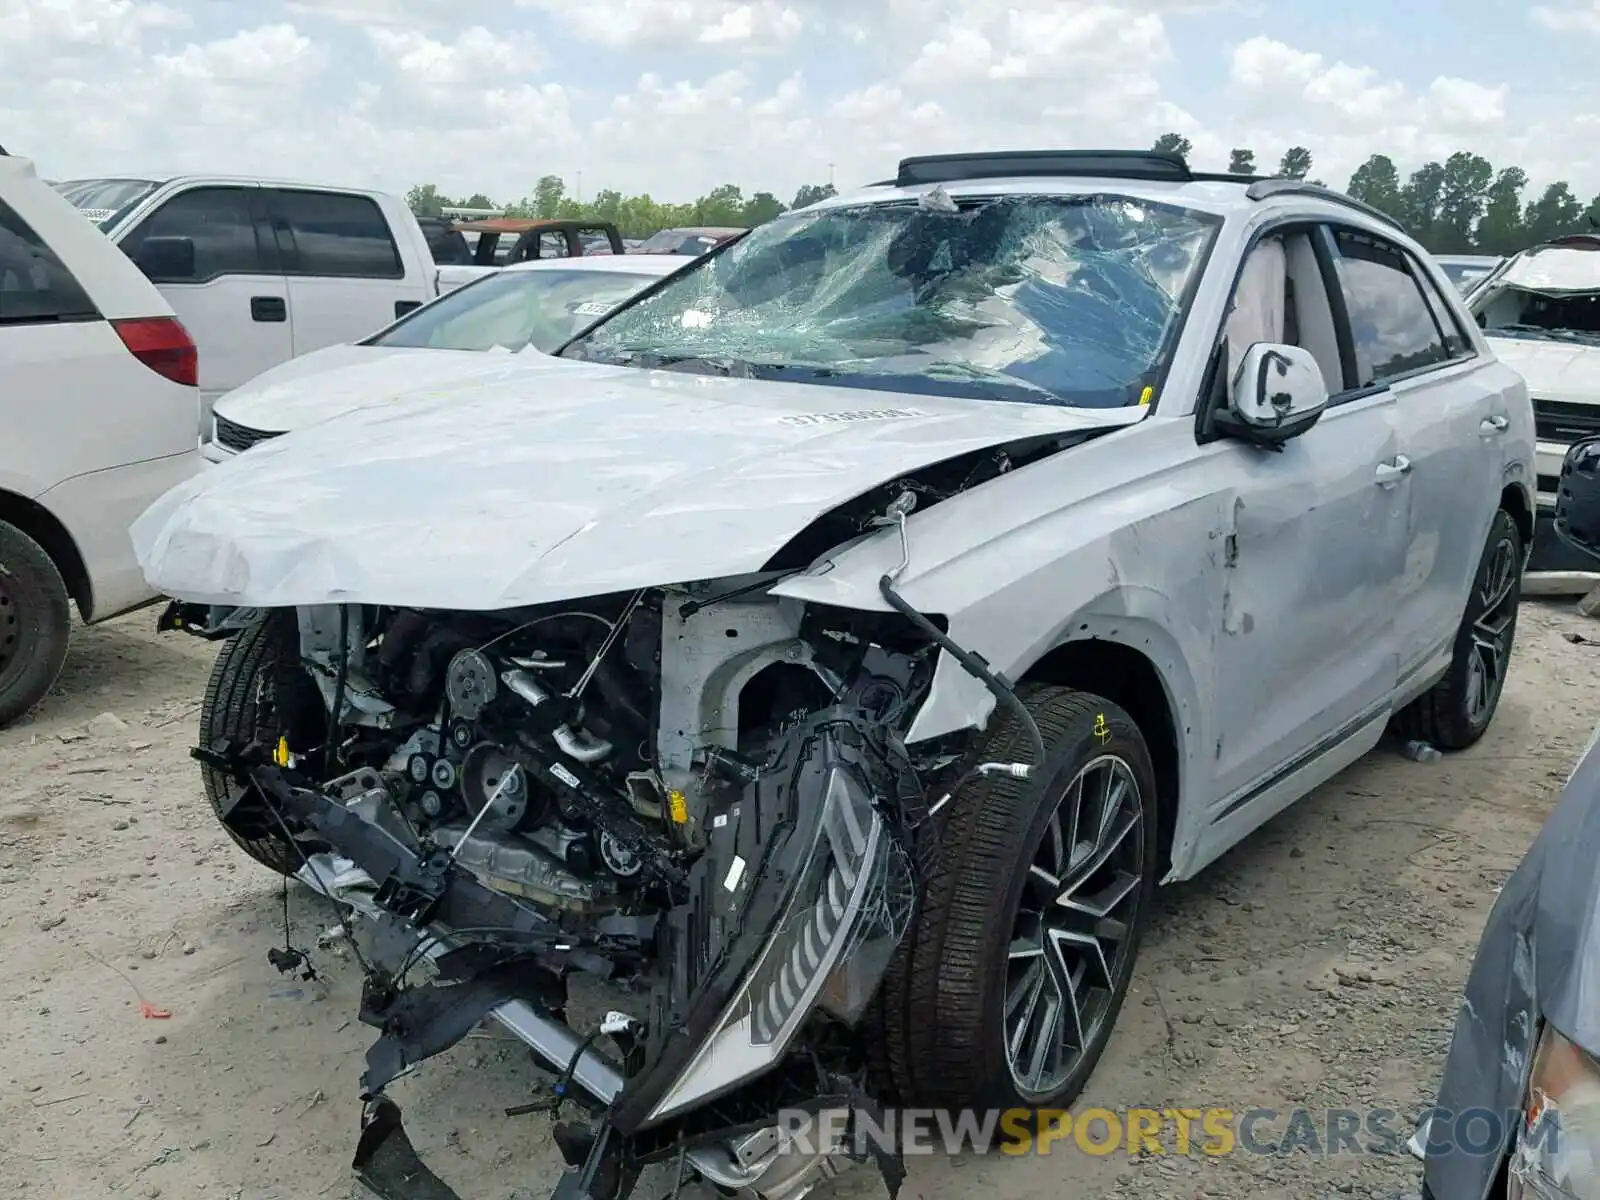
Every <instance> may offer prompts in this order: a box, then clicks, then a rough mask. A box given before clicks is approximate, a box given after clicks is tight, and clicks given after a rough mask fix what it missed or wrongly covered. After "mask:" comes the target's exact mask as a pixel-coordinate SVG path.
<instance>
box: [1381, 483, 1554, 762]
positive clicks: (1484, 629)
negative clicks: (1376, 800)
mask: <svg viewBox="0 0 1600 1200" xmlns="http://www.w3.org/2000/svg"><path fill="white" fill-rule="evenodd" d="M1522 551H1523V546H1522V533H1521V531H1520V530H1518V528H1517V523H1516V521H1515V520H1514V519H1513V518H1512V516H1511V514H1510V513H1508V512H1506V511H1505V509H1501V510H1500V511H1499V512H1497V513H1495V515H1494V520H1493V521H1492V522H1491V523H1490V525H1489V537H1488V541H1487V543H1486V544H1485V545H1484V548H1483V557H1482V558H1481V559H1480V560H1479V562H1478V572H1477V574H1476V575H1475V576H1474V577H1473V581H1472V593H1471V595H1469V596H1468V597H1467V606H1466V611H1465V612H1464V613H1463V614H1462V617H1461V625H1460V627H1459V628H1458V629H1457V630H1456V641H1455V651H1454V654H1453V656H1452V657H1451V660H1450V669H1449V670H1448V671H1446V672H1445V675H1444V678H1443V679H1441V680H1440V681H1439V682H1438V683H1436V684H1435V685H1434V686H1433V687H1432V688H1431V689H1430V690H1428V691H1427V692H1424V693H1423V694H1422V695H1421V696H1419V697H1417V699H1415V700H1413V701H1412V702H1411V703H1410V704H1408V705H1407V706H1406V707H1405V708H1404V709H1402V710H1401V711H1400V713H1398V714H1397V715H1396V717H1395V719H1394V726H1395V731H1396V732H1397V733H1398V734H1399V735H1400V736H1401V737H1407V738H1417V739H1420V740H1422V741H1426V742H1431V743H1432V744H1433V745H1435V746H1437V747H1438V748H1439V749H1441V750H1464V749H1466V748H1467V747H1468V746H1470V745H1472V744H1473V743H1474V742H1476V741H1477V740H1478V739H1479V738H1481V737H1482V736H1483V735H1484V733H1485V732H1486V731H1487V730H1488V728H1489V722H1490V721H1491V720H1493V719H1494V714H1495V709H1497V708H1498V707H1499V706H1500V696H1501V693H1502V692H1504V691H1505V686H1506V672H1507V670H1508V669H1509V668H1510V666H1511V648H1512V645H1513V644H1514V643H1515V641H1516V637H1517V606H1518V605H1519V604H1520V602H1521V600H1522V557H1523V554H1522Z"/></svg>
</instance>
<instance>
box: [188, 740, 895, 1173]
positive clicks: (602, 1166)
mask: <svg viewBox="0 0 1600 1200" xmlns="http://www.w3.org/2000/svg"><path fill="white" fill-rule="evenodd" d="M196 756H197V757H200V758H202V759H203V760H204V761H207V762H209V763H210V764H211V765H213V766H223V767H225V768H226V769H228V770H229V771H230V772H231V773H232V774H233V775H234V777H235V778H236V779H238V780H240V782H241V783H247V786H245V787H243V788H242V789H240V790H239V792H238V794H237V797H236V799H235V800H234V801H233V803H232V805H231V807H230V808H229V809H228V811H226V812H224V813H223V814H222V817H223V821H224V823H225V824H226V825H228V826H229V827H230V828H231V829H233V830H234V832H235V833H237V834H239V835H240V836H241V837H244V838H251V837H256V836H260V834H261V833H262V832H263V830H264V829H265V828H267V827H268V826H269V824H270V825H272V826H276V827H277V828H279V829H280V830H282V831H284V832H288V831H291V830H292V831H294V835H293V836H295V840H296V844H297V845H299V846H301V847H302V848H303V852H304V857H303V866H302V868H301V871H300V878H301V879H302V881H304V882H305V883H306V884H307V885H308V886H310V887H312V888H314V889H315V890H317V891H319V892H322V893H323V894H324V895H326V896H328V897H330V898H331V899H333V900H335V901H337V902H338V903H340V904H341V905H344V906H348V907H349V908H350V909H353V910H354V911H355V912H357V913H359V914H360V915H361V916H363V917H365V918H367V920H366V921H364V922H360V923H359V924H360V925H361V926H363V927H364V928H363V933H364V934H365V935H366V936H365V937H364V939H363V940H364V942H365V944H366V952H365V953H364V954H363V955H362V957H363V963H364V965H366V966H367V967H368V978H367V981H366V985H365V987H364V989H363V1001H362V1011H361V1019H362V1020H363V1022H365V1023H367V1024H370V1025H373V1026H374V1027H376V1028H378V1029H379V1030H380V1031H381V1033H380V1036H379V1038H378V1040H377V1042H376V1043H375V1044H374V1045H373V1046H372V1048H371V1049H370V1050H369V1052H368V1055H367V1070H366V1073H365V1074H364V1075H363V1079H362V1098H363V1100H364V1102H365V1104H366V1108H365V1112H364V1120H363V1127H362V1133H361V1137H360V1142H359V1145H358V1152H357V1155H356V1160H355V1163H354V1168H355V1171H356V1175H357V1178H358V1180H359V1181H360V1182H361V1183H362V1185H363V1186H364V1187H365V1188H366V1189H368V1192H369V1194H370V1195H373V1196H376V1197H379V1198H380V1200H459V1198H458V1197H457V1196H456V1193H455V1192H454V1191H452V1190H451V1189H450V1188H449V1187H448V1186H447V1185H445V1184H444V1183H443V1182H442V1181H440V1180H439V1179H438V1178H437V1177H436V1176H434V1175H433V1174H432V1173H431V1172H430V1171H428V1170H427V1168H426V1167H425V1165H423V1164H422V1163H421V1162H420V1160H418V1159H417V1156H416V1154H415V1151H414V1150H413V1149H412V1147H411V1144H410V1141H409V1139H408V1138H407V1136H406V1134H405V1130H404V1127H403V1124H402V1122H401V1118H400V1113H399V1110H398V1108H397V1107H396V1106H395V1105H394V1104H393V1102H392V1101H390V1100H389V1099H388V1098H387V1097H386V1096H385V1095H384V1088H385V1087H386V1086H387V1085H388V1084H389V1083H390V1082H391V1081H392V1080H393V1079H395V1078H397V1077H398V1076H399V1075H401V1074H403V1073H406V1072H408V1071H410V1070H411V1069H413V1068H414V1067H415V1066H416V1065H417V1064H418V1063H420V1062H422V1061H424V1060H425V1059H427V1058H429V1057H431V1056H433V1055H435V1054H438V1053H440V1052H441V1051H443V1050H445V1049H448V1048H449V1047H450V1046H452V1045H454V1044H455V1043H456V1042H457V1041H459V1040H460V1039H461V1038H462V1037H464V1036H465V1035H466V1034H467V1033H468V1032H469V1031H470V1030H471V1029H472V1028H474V1027H475V1026H476V1025H477V1024H478V1023H479V1022H480V1021H482V1020H483V1019H485V1018H489V1017H492V1018H493V1019H494V1020H496V1021H497V1022H498V1023H499V1024H501V1025H502V1026H504V1027H505V1028H506V1029H507V1030H508V1031H510V1032H511V1033H512V1034H514V1035H515V1036H516V1037H518V1038H519V1039H520V1040H522V1041H523V1042H525V1043H526V1044H527V1045H528V1046H529V1047H530V1048H532V1049H533V1050H534V1051H535V1053H536V1054H537V1055H538V1056H539V1058H540V1059H541V1060H543V1061H544V1062H545V1063H547V1064H548V1065H549V1066H550V1067H551V1068H552V1069H553V1070H556V1071H559V1072H560V1073H561V1079H560V1082H559V1083H558V1084H557V1088H556V1095H555V1096H554V1097H553V1098H552V1099H553V1101H554V1102H555V1103H559V1102H560V1100H561V1099H562V1098H563V1096H564V1095H565V1094H566V1092H567V1090H568V1089H569V1088H570V1089H572V1090H573V1092H574V1096H573V1098H574V1099H577V1100H579V1101H580V1102H583V1103H585V1105H586V1107H588V1108H589V1109H590V1110H591V1111H592V1112H594V1113H595V1114H596V1115H597V1121H596V1123H595V1124H594V1125H593V1127H592V1128H590V1129H587V1130H583V1129H578V1130H576V1131H574V1130H573V1129H570V1128H569V1129H568V1130H567V1132H566V1134H565V1135H563V1134H562V1132H561V1128H560V1127H558V1130H557V1142H558V1144H559V1145H560V1146H561V1147H562V1150H563V1154H564V1155H565V1156H566V1157H567V1161H568V1166H569V1171H568V1172H567V1174H566V1176H564V1177H563V1179H562V1180H561V1183H560V1186H559V1187H558V1188H557V1190H556V1193H555V1196H556V1197H557V1200H622V1198H623V1197H626V1196H627V1195H629V1194H630V1192H631V1190H632V1186H633V1182H634V1181H635V1180H636V1178H637V1176H638V1173H639V1171H640V1170H641V1169H643V1167H644V1166H646V1165H648V1164H650V1163H653V1162H669V1161H677V1162H679V1163H680V1164H681V1165H683V1166H686V1167H688V1168H689V1169H690V1170H692V1171H693V1172H694V1173H695V1174H696V1175H698V1176H699V1177H702V1178H704V1179H705V1180H707V1181H709V1182H710V1183H712V1184H714V1185H716V1186H717V1187H718V1188H720V1189H722V1190H723V1191H724V1192H726V1193H731V1194H734V1195H737V1196H740V1197H744V1198H747V1200H797V1198H798V1197H800V1196H802V1195H804V1194H805V1193H807V1192H808V1191H810V1190H811V1188H812V1187H813V1186H814V1185H815V1184H816V1183H817V1182H818V1181H819V1180H821V1179H824V1178H827V1177H828V1176H829V1175H831V1174H833V1173H834V1172H835V1171H836V1170H837V1169H838V1168H839V1166H840V1164H841V1163H842V1162H843V1161H844V1159H845V1157H846V1155H845V1140H846V1138H845V1135H844V1134H843V1133H842V1132H840V1133H839V1134H838V1136H836V1137H833V1138H832V1139H829V1138H823V1137H815V1138H813V1137H807V1138H804V1139H801V1140H800V1141H795V1140H794V1139H793V1137H792V1136H790V1135H789V1134H785V1133H784V1132H783V1131H782V1130H780V1128H779V1120H778V1117H779V1112H780V1110H784V1111H785V1116H784V1121H785V1122H788V1123H789V1124H788V1127H789V1129H790V1133H791V1134H792V1118H791V1116H790V1115H789V1114H791V1113H801V1114H804V1113H810V1114H813V1117H814V1118H815V1119H816V1120H817V1121H819V1122H821V1124H819V1125H818V1126H816V1127H817V1128H826V1129H829V1130H835V1131H842V1130H843V1129H845V1128H848V1126H849V1123H850V1122H849V1119H848V1118H849V1117H850V1115H851V1114H865V1115H868V1116H874V1115H875V1112H874V1110H875V1108H876V1105H875V1103H874V1101H873V1100H872V1099H871V1097H870V1096H869V1095H868V1094H867V1093H866V1092H865V1091H864V1090H863V1085H862V1071H861V1070H860V1066H859V1062H858V1061H855V1060H853V1059H852V1057H851V1055H850V1054H849V1053H848V1052H846V1053H844V1054H840V1053H839V1052H838V1049H837V1046H835V1045H834V1044H833V1041H834V1039H831V1038H828V1039H824V1040H825V1041H827V1042H828V1043H829V1044H828V1046H827V1047H826V1048H825V1050H824V1051H823V1052H821V1053H819V1052H818V1049H817V1047H816V1046H815V1045H813V1044H812V1043H811V1042H810V1041H808V1040H807V1037H808V1035H803V1031H805V1030H807V1029H813V1028H815V1027H816V1026H817V1025H818V1024H819V1023H820V1025H821V1026H823V1027H825V1028H826V1029H829V1030H835V1031H837V1030H848V1029H849V1028H850V1027H851V1026H853V1025H854V1024H855V1023H856V1022H857V1021H858V1020H859V1018H860V1017H861V1016H862V1014H863V1012H864V1010H865V1008H866V1006H867V1004H868V1002H869V1001H870V1000H871V998H872V996H873V994H874V993H875V992H876V990H877V987H878V985H879V983H880V982H881V979H882V976H883V973H884V971H885V970H886V968H887V965H888V962H889V959H890V957H891V955H892V954H893V952H894V950H895V948H896V946H897V945H898V943H899V941H900V939H901V937H902V936H903V934H904V932H905V930H906V928H907V927H908V925H909V922H910V919H911V916H912V911H913V909H914V905H915V897H916V895H917V892H918V886H917V880H916V877H915V875H916V868H915V865H914V860H913V857H912V855H911V853H910V852H909V846H910V840H911V836H912V825H913V824H914V822H908V821H907V820H906V819H905V818H906V815H907V814H912V815H916V814H917V805H919V804H920V795H921V792H920V788H919V787H918V786H917V784H916V780H915V777H914V774H912V773H910V772H909V769H908V768H907V769H904V770H902V769H901V768H900V767H899V766H897V765H896V763H897V760H896V759H895V757H894V755H893V754H892V753H891V752H889V751H888V749H887V748H886V746H885V743H884V742H883V735H882V733H881V731H880V730H875V729H873V728H872V727H871V726H870V725H868V724H866V723H865V722H863V721H861V720H860V719H859V718H857V717H855V716H853V715H851V714H847V713H843V712H840V711H838V710H833V711H831V712H827V713H822V714H817V715H816V716H814V717H812V718H811V719H810V720H808V721H807V722H806V723H804V725H803V726H802V727H801V728H799V729H797V730H796V731H794V732H793V733H792V734H791V735H790V736H789V737H788V738H787V739H786V742H785V746H784V748H783V749H782V750H781V751H780V752H779V754H778V756H777V757H776V759H775V760H774V761H773V762H772V763H771V764H770V766H769V768H768V769H766V770H764V771H762V772H761V773H760V775H759V776H758V777H757V778H755V779H753V780H751V781H750V782H749V783H748V784H747V785H746V786H745V788H744V789H743V792H742V794H741V796H740V798H739V799H737V800H736V801H735V802H733V803H732V804H731V805H729V806H728V807H727V808H726V809H725V810H724V811H722V812H721V813H719V814H717V815H716V817H715V818H714V819H713V820H712V822H711V829H710V831H709V838H708V843H709V844H708V846H707V849H706V850H705V852H704V854H703V855H702V856H701V857H700V859H698V860H697V861H696V862H695V864H694V866H693V867H692V869H691V870H690V871H689V872H688V873H687V879H686V881H685V882H684V885H683V887H682V889H681V897H680V899H679V902H678V903H676V904H674V905H673V906H672V907H671V908H668V909H667V910H665V911H664V912H662V913H660V914H659V915H653V914H652V915H646V916H630V915H613V916H610V917H605V918H602V919H600V920H597V921H593V922H588V923H586V924H584V925H583V927H582V928H575V927H569V923H568V922H565V921H560V922H559V923H558V921H557V920H556V919H553V918H552V917H551V916H550V915H549V914H548V913H546V912H541V911H538V910H536V909H535V908H534V907H532V906H531V905H529V904H527V903H524V902H523V901H522V900H520V899H518V898H516V897H513V896H510V895H506V894H504V893H501V892H498V891H495V890H493V889H491V888H489V887H487V886H485V885H484V884H483V883H482V882H480V881H479V880H478V879H477V878H476V877H475V876H474V875H473V874H472V873H471V872H470V871H469V870H467V869H465V867H463V866H462V865H460V864H458V863H457V861H456V859H455V858H454V857H453V855H452V853H451V851H450V850H448V849H446V848H443V847H438V846H432V845H429V844H427V843H426V842H423V843H421V844H419V843H418V841H417V840H416V838H415V837H414V835H413V834H412V833H411V831H409V830H407V829H406V828H405V827H404V826H403V825H402V824H401V823H400V821H399V820H398V819H397V818H396V816H395V815H394V814H393V813H392V811H391V810H390V809H389V808H388V807H387V806H386V805H385V804H384V803H382V802H381V798H380V796H379V792H380V791H381V786H382V784H381V780H380V779H379V777H378V776H377V774H376V773H375V772H367V773H363V772H356V773H354V775H353V777H347V779H345V780H342V781H337V782H336V784H334V785H328V786H327V787H322V786H318V785H317V784H316V783H315V782H314V781H312V780H310V779H308V778H306V777H304V776H301V775H298V774H297V773H296V772H295V771H293V770H291V769H289V768H286V767H283V766H280V765H277V764H274V763H272V762H271V761H268V760H266V757H265V753H264V751H263V749H262V748H252V749H250V750H248V751H238V750H235V749H232V748H230V747H226V746H222V747H216V748H214V749H212V750H210V751H205V750H201V751H197V752H196ZM364 775H365V776H366V777H363V776H364ZM485 930H493V931H495V934H494V936H493V938H492V939H485V938H483V937H482V936H479V935H480V933H481V931H485ZM469 935H471V936H469ZM422 958H427V959H429V960H431V961H432V963H433V967H434V970H435V972H436V974H437V978H436V980H435V981H433V982H431V983H428V984H423V985H410V984H407V983H406V982H405V975H406V974H407V972H409V971H410V970H411V969H412V968H413V967H414V966H415V965H416V964H417V963H418V962H419V961H420V960H421V959H422ZM369 959H370V961H369ZM645 962H649V963H652V964H653V967H652V970H653V971H654V976H653V978H654V986H653V987H652V988H651V990H650V993H649V995H650V1010H649V1012H648V1013H646V1014H644V1015H643V1016H642V1018H641V1019H638V1020H635V1019H633V1018H623V1017H621V1015H620V1014H613V1018H616V1020H615V1021H614V1022H613V1021H612V1020H610V1019H608V1022H607V1027H606V1028H605V1032H606V1033H607V1034H608V1036H612V1037H613V1040H614V1041H616V1042H617V1044H618V1045H619V1046H621V1047H622V1049H623V1060H622V1061H618V1060H617V1059H615V1058H613V1057H610V1056H608V1055H607V1054H605V1053H602V1052H601V1051H600V1050H599V1049H597V1048H596V1047H595V1045H594V1043H595V1042H596V1041H597V1040H598V1037H597V1034H598V1033H600V1032H601V1031H600V1030H597V1031H596V1033H595V1034H591V1035H590V1036H588V1037H581V1036H580V1035H579V1034H578V1033H577V1032H576V1031H574V1030H573V1029H572V1028H571V1027H570V1026H569V1025H568V1024H567V1022H566V1020H565V976H566V975H567V973H568V972H569V971H570V970H574V969H580V970H587V971H593V972H596V973H598V974H601V975H602V976H604V975H607V974H610V973H611V972H612V971H613V970H614V969H616V966H617V964H619V963H621V964H630V965H634V966H637V965H638V964H640V963H645ZM846 1042H847V1043H848V1039H846ZM539 1107H546V1106H545V1105H533V1106H528V1108H529V1109H537V1108H539ZM548 1107H554V1104H550V1105H548ZM841 1116H842V1117H843V1118H844V1119H841ZM879 1161H880V1165H881V1166H882V1167H883V1169H884V1171H885V1178H886V1182H888V1183H889V1184H890V1191H891V1195H892V1194H893V1193H894V1192H895V1191H896V1190H897V1188H898V1184H899V1181H900V1178H901V1177H902V1171H901V1169H900V1163H899V1159H898V1156H897V1155H893V1154H891V1155H889V1156H887V1157H880V1159H879Z"/></svg>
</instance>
